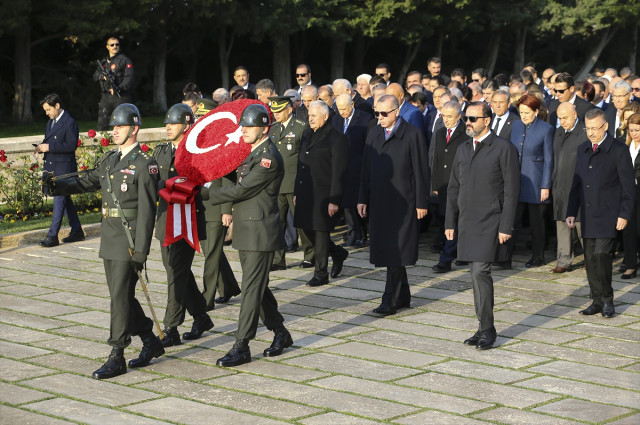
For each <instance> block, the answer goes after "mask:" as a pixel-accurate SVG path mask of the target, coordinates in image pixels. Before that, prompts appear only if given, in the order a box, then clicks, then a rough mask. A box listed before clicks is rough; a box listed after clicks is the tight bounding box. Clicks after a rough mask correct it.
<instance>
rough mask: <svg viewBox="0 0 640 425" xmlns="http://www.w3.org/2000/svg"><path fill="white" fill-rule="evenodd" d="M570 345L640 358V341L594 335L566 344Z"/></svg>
mask: <svg viewBox="0 0 640 425" xmlns="http://www.w3.org/2000/svg"><path fill="white" fill-rule="evenodd" d="M566 345H567V346H569V347H576V348H584V349H586V350H592V351H600V352H603V353H614V354H616V355H618V356H628V357H633V358H635V359H640V343H639V342H629V341H619V340H615V339H609V338H600V337H593V338H587V339H582V340H580V341H576V342H572V343H569V344H566Z"/></svg>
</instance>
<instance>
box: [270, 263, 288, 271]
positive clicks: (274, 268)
mask: <svg viewBox="0 0 640 425" xmlns="http://www.w3.org/2000/svg"><path fill="white" fill-rule="evenodd" d="M276 270H287V266H280V265H278V264H272V265H271V271H272V272H275V271H276Z"/></svg>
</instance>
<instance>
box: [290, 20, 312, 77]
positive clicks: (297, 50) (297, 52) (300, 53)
mask: <svg viewBox="0 0 640 425" xmlns="http://www.w3.org/2000/svg"><path fill="white" fill-rule="evenodd" d="M291 44H292V46H291V47H292V49H293V59H294V60H295V62H296V65H299V64H301V63H305V56H304V49H305V46H306V45H307V33H306V31H298V32H297V33H296V34H295V37H293V39H292V41H291ZM311 73H312V74H313V70H312V71H311Z"/></svg>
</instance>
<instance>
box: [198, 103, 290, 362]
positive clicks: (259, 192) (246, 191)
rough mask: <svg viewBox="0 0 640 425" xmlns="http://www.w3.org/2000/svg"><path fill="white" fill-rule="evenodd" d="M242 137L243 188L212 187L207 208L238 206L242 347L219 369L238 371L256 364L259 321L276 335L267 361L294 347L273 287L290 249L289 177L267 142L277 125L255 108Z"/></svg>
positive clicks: (244, 120) (246, 116)
mask: <svg viewBox="0 0 640 425" xmlns="http://www.w3.org/2000/svg"><path fill="white" fill-rule="evenodd" d="M239 125H240V126H242V137H243V140H244V142H245V143H248V144H250V145H251V153H250V154H249V156H248V157H247V158H246V159H245V160H244V161H243V162H242V164H240V166H239V167H238V169H237V170H236V173H237V175H238V179H237V182H236V183H235V184H233V185H231V186H223V187H218V188H213V187H211V186H210V185H209V184H208V183H207V184H205V185H204V187H203V188H202V191H201V193H202V198H203V199H204V201H205V205H208V204H211V205H215V204H223V203H225V202H233V206H234V208H233V222H234V223H235V230H234V235H233V247H234V248H236V249H237V250H238V251H239V255H240V264H241V266H242V302H241V304H240V316H239V318H238V330H237V331H236V343H235V344H234V345H233V348H231V350H230V351H229V352H228V353H227V354H226V355H225V356H224V357H222V358H220V359H218V361H217V362H216V364H217V365H218V366H238V365H241V364H243V363H247V362H250V361H251V351H250V350H249V340H251V339H253V338H255V336H256V329H257V328H258V317H260V318H261V319H262V322H263V323H264V324H265V326H266V327H267V329H269V330H271V331H273V332H274V333H275V336H274V339H273V342H272V344H271V346H270V347H269V348H267V349H265V350H264V355H265V356H266V357H271V356H277V355H280V354H281V353H282V351H283V350H284V349H285V348H287V347H290V346H291V345H292V344H293V340H292V339H291V334H290V333H289V331H287V329H286V328H285V327H284V325H283V323H284V318H283V317H282V315H281V314H280V313H279V312H278V302H277V301H276V299H275V297H274V296H273V294H272V293H271V290H270V289H269V287H268V286H267V285H268V283H269V269H270V267H271V263H272V262H273V253H274V251H276V250H279V249H282V248H284V235H283V232H282V227H281V226H280V215H279V211H278V193H279V191H280V183H281V182H282V178H283V176H284V166H283V163H282V156H281V155H280V153H279V152H278V150H277V149H276V147H275V146H274V145H273V143H271V141H270V140H269V138H268V137H267V133H268V131H269V126H270V125H271V120H270V117H269V111H267V108H266V107H265V106H264V105H259V104H251V105H249V106H247V107H246V108H245V110H244V111H243V112H242V116H241V117H240V123H239Z"/></svg>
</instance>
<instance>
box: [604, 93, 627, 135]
mask: <svg viewBox="0 0 640 425" xmlns="http://www.w3.org/2000/svg"><path fill="white" fill-rule="evenodd" d="M632 96H633V92H632V91H631V85H630V84H629V83H627V82H626V81H618V82H617V83H615V84H614V85H613V87H612V88H611V103H612V104H611V105H609V107H608V108H607V115H606V116H607V125H608V127H609V134H611V135H612V136H613V137H618V135H617V130H618V128H620V123H621V122H622V121H621V115H622V109H624V107H625V106H627V105H628V104H629V102H630V101H631V97H632Z"/></svg>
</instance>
